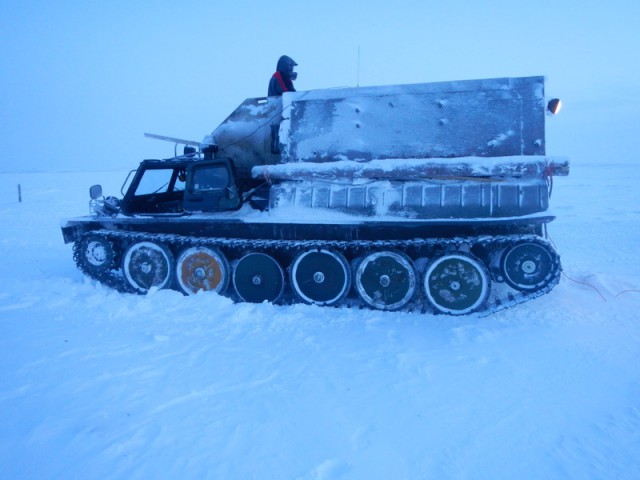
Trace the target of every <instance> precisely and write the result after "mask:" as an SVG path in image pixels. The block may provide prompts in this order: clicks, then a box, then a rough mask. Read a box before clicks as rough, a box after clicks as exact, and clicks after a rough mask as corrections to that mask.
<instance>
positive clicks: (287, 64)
mask: <svg viewBox="0 0 640 480" xmlns="http://www.w3.org/2000/svg"><path fill="white" fill-rule="evenodd" d="M296 66H298V64H297V63H296V62H295V61H294V60H293V58H291V57H288V56H287V55H282V56H281V57H280V58H279V59H278V65H277V67H276V72H275V73H274V74H273V75H271V79H270V80H269V93H268V96H269V97H279V96H281V95H282V94H283V93H284V92H295V91H296V89H295V88H294V87H293V80H295V79H296V78H298V73H297V72H294V71H293V68H294V67H296Z"/></svg>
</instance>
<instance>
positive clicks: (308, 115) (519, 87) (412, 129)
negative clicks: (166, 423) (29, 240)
mask: <svg viewBox="0 0 640 480" xmlns="http://www.w3.org/2000/svg"><path fill="white" fill-rule="evenodd" d="M558 107H559V101H558V100H557V99H552V100H550V101H547V99H546V98H545V92H544V77H540V76H536V77H523V78H497V79H484V80H464V81H453V82H438V83H424V84H414V85H392V86H381V87H357V88H340V89H323V90H311V91H301V92H288V93H285V94H284V95H283V96H282V97H269V98H250V99H247V100H245V101H244V102H243V103H242V104H241V105H240V106H238V108H237V109H236V110H235V111H233V112H232V113H231V115H229V117H228V118H227V119H226V120H224V121H223V122H222V123H221V124H220V125H219V126H218V127H217V128H216V129H215V130H214V131H213V132H212V133H211V134H210V135H207V136H206V137H205V138H204V139H203V141H202V142H195V141H189V140H181V139H176V138H171V137H162V136H159V135H150V134H147V135H148V136H150V137H154V138H159V139H163V140H169V141H171V142H174V143H175V144H176V147H177V146H178V145H181V144H184V149H183V151H182V152H181V154H180V155H178V154H177V152H176V153H175V154H174V156H173V157H171V158H167V159H164V160H144V161H142V163H140V165H139V167H138V168H137V169H136V170H134V171H132V172H131V173H130V174H129V176H128V177H127V179H126V180H125V183H124V184H123V186H122V189H121V194H122V197H121V198H116V197H112V196H108V197H104V196H103V195H102V188H101V187H100V186H99V185H94V186H93V187H91V189H90V197H91V200H90V210H91V213H90V215H88V216H85V217H79V218H74V219H69V220H66V221H65V222H63V225H62V233H63V237H64V241H65V242H66V243H73V257H74V260H75V262H76V263H77V265H78V267H79V269H80V270H81V271H82V272H84V273H85V274H86V275H88V276H90V277H91V278H94V279H96V280H97V281H99V282H101V283H104V284H107V285H109V286H111V287H113V288H116V289H118V290H120V291H122V292H138V293H146V292H148V291H149V290H150V289H162V288H172V289H177V290H179V291H181V292H183V293H184V294H187V295H191V294H197V293H199V292H201V291H203V292H216V293H218V294H221V295H226V296H228V297H231V298H232V299H234V300H235V301H245V302H272V303H278V304H290V303H294V302H304V303H308V304H314V305H321V306H336V307H337V306H343V307H357V308H372V309H379V310H407V311H420V312H431V313H444V314H451V315H460V314H468V313H471V312H486V313H491V312H495V311H497V310H500V309H503V308H507V307H510V306H513V305H516V304H518V303H522V302H524V301H527V300H530V299H533V298H536V297H538V296H540V295H542V294H544V293H547V292H549V291H550V290H551V289H552V288H553V287H554V286H555V285H556V284H557V283H558V280H559V277H560V272H561V265H560V258H559V255H558V253H557V252H556V251H555V249H554V248H553V246H552V245H551V244H550V242H549V241H548V239H547V232H546V230H547V224H548V223H549V222H551V221H552V220H553V219H554V216H553V215H552V214H550V213H549V211H548V209H549V198H550V194H551V190H552V188H551V187H552V179H553V176H554V175H567V174H568V172H569V162H568V160H567V159H566V158H562V157H550V156H547V155H546V153H545V120H546V117H547V116H548V115H549V114H550V113H549V112H550V111H552V112H553V113H555V111H556V110H557V108H558Z"/></svg>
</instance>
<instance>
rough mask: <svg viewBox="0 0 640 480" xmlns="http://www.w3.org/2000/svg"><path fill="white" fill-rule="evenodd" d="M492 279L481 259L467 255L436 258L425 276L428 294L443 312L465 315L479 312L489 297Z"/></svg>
mask: <svg viewBox="0 0 640 480" xmlns="http://www.w3.org/2000/svg"><path fill="white" fill-rule="evenodd" d="M489 290H490V280H489V274H488V272H487V269H486V268H485V266H484V265H483V264H482V262H481V261H480V260H478V259H477V258H475V257H474V256H472V255H469V254H466V253H455V254H448V255H443V256H441V257H438V258H436V259H434V260H433V261H432V262H431V264H429V266H428V267H427V270H426V272H425V275H424V291H425V294H426V296H427V299H428V300H429V303H430V304H431V305H432V306H433V307H434V308H435V309H436V310H437V311H439V312H442V313H448V314H450V315H464V314H467V313H471V312H473V311H475V310H478V309H480V308H481V307H482V305H484V303H485V302H486V300H487V298H488V297H489Z"/></svg>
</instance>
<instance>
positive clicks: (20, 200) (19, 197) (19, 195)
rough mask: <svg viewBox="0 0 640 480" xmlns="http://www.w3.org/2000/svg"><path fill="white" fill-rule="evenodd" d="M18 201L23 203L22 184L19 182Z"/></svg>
mask: <svg viewBox="0 0 640 480" xmlns="http://www.w3.org/2000/svg"><path fill="white" fill-rule="evenodd" d="M18 203H22V186H21V185H20V184H18Z"/></svg>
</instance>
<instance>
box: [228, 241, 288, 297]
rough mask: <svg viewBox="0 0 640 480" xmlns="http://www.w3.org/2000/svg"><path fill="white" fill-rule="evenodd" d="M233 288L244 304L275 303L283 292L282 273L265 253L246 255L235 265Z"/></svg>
mask: <svg viewBox="0 0 640 480" xmlns="http://www.w3.org/2000/svg"><path fill="white" fill-rule="evenodd" d="M233 286H234V288H235V290H236V293H237V294H238V296H239V297H240V298H241V299H242V300H243V301H245V302H252V303H261V302H264V301H267V302H276V301H277V300H278V299H279V298H280V297H281V296H282V293H283V291H284V272H283V270H282V267H281V266H280V264H278V262H277V261H276V260H275V259H274V258H273V257H271V256H270V255H267V254H265V253H248V254H247V255H245V256H244V257H242V258H241V259H240V260H238V262H237V263H236V264H235V266H234V269H233Z"/></svg>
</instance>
